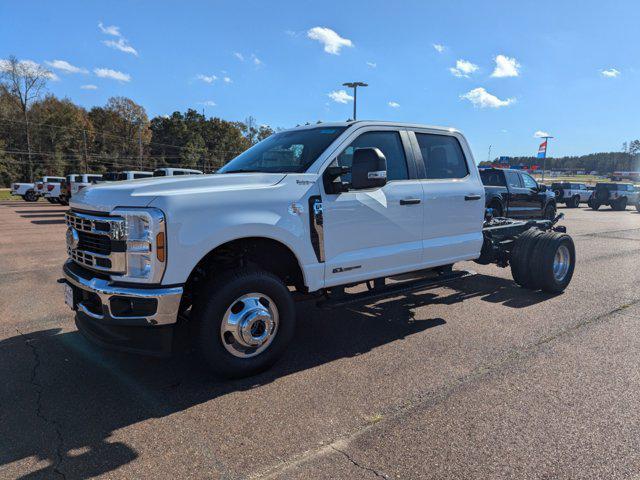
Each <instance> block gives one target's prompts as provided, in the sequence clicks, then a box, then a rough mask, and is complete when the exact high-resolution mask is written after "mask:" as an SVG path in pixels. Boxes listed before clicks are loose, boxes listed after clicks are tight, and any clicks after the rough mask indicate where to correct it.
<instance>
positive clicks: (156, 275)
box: [112, 208, 167, 283]
mask: <svg viewBox="0 0 640 480" xmlns="http://www.w3.org/2000/svg"><path fill="white" fill-rule="evenodd" d="M113 214H114V215H117V216H119V217H122V218H124V219H125V227H124V230H125V232H124V238H125V239H126V266H127V267H126V268H127V273H126V274H125V275H119V276H115V275H114V276H112V278H113V279H114V280H122V281H126V282H139V283H160V281H161V280H162V275H163V273H164V269H165V265H166V258H167V256H166V232H165V221H164V214H163V213H162V212H161V211H160V210H158V209H157V208H116V209H115V210H114V211H113Z"/></svg>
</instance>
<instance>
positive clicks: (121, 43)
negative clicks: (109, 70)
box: [102, 38, 138, 57]
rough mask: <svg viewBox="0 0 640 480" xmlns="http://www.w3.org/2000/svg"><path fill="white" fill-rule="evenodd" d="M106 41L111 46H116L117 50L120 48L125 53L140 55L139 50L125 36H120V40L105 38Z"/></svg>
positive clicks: (104, 41)
mask: <svg viewBox="0 0 640 480" xmlns="http://www.w3.org/2000/svg"><path fill="white" fill-rule="evenodd" d="M102 43H104V44H105V45H106V46H107V47H109V48H115V49H116V50H120V51H121V52H124V53H130V54H131V55H135V56H136V57H137V56H138V51H137V50H136V49H135V48H133V47H132V46H131V45H130V44H129V42H128V41H127V40H126V39H124V38H119V39H118V40H103V41H102Z"/></svg>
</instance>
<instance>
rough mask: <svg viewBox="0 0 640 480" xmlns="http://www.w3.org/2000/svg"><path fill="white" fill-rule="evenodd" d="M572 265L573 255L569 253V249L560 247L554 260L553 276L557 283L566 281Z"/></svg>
mask: <svg viewBox="0 0 640 480" xmlns="http://www.w3.org/2000/svg"><path fill="white" fill-rule="evenodd" d="M570 264H571V254H570V253H569V249H568V248H567V247H566V246H564V245H560V247H558V250H556V255H555V257H554V258H553V276H554V278H555V279H556V281H558V282H562V281H563V280H564V277H566V276H567V272H568V271H569V266H570Z"/></svg>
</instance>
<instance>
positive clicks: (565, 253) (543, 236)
mask: <svg viewBox="0 0 640 480" xmlns="http://www.w3.org/2000/svg"><path fill="white" fill-rule="evenodd" d="M575 260H576V250H575V246H574V244H573V240H572V239H571V237H570V236H569V235H566V234H564V233H557V232H552V231H549V232H542V231H540V230H536V229H529V230H527V231H526V232H524V233H523V234H522V235H520V236H519V237H518V238H517V239H516V241H515V244H514V247H513V251H512V253H511V273H512V275H513V279H514V280H515V282H516V283H517V284H518V285H520V286H522V287H524V288H528V289H531V290H542V291H544V292H549V293H560V292H562V291H564V289H565V288H566V287H567V285H569V282H571V278H572V277H573V270H574V268H575Z"/></svg>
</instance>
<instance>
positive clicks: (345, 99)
mask: <svg viewBox="0 0 640 480" xmlns="http://www.w3.org/2000/svg"><path fill="white" fill-rule="evenodd" d="M327 96H328V97H329V98H330V99H331V100H333V101H334V102H336V103H349V102H351V101H353V97H352V96H351V95H349V94H348V93H347V92H346V91H345V90H334V91H333V92H331V93H327Z"/></svg>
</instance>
